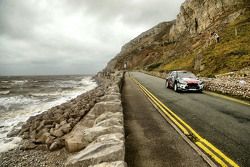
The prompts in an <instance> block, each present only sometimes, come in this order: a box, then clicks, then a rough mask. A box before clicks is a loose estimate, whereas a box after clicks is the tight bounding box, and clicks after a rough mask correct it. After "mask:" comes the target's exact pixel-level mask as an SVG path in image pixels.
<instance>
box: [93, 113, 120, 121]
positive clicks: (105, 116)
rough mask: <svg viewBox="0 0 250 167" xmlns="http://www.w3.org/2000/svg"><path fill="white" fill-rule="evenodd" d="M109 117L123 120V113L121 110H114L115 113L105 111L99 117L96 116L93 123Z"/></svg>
mask: <svg viewBox="0 0 250 167" xmlns="http://www.w3.org/2000/svg"><path fill="white" fill-rule="evenodd" d="M109 118H117V119H120V120H123V114H122V113H121V112H115V113H112V112H106V113H103V114H101V115H100V116H99V117H97V118H96V120H95V124H98V123H99V122H101V121H103V120H106V119H109Z"/></svg>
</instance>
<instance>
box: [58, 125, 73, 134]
mask: <svg viewBox="0 0 250 167" xmlns="http://www.w3.org/2000/svg"><path fill="white" fill-rule="evenodd" d="M71 129H72V128H71V125H70V124H64V125H62V126H61V127H60V130H61V131H62V132H63V133H69V132H70V131H71Z"/></svg>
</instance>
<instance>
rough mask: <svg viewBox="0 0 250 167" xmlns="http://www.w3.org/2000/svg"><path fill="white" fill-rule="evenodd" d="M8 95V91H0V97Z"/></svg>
mask: <svg viewBox="0 0 250 167" xmlns="http://www.w3.org/2000/svg"><path fill="white" fill-rule="evenodd" d="M9 93H10V91H9V90H4V91H0V95H7V94H9Z"/></svg>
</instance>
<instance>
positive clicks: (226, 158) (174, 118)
mask: <svg viewBox="0 0 250 167" xmlns="http://www.w3.org/2000/svg"><path fill="white" fill-rule="evenodd" d="M132 79H133V80H134V81H135V82H136V83H137V85H138V86H139V87H140V88H141V89H142V91H143V92H144V93H145V94H146V95H147V96H148V97H149V98H150V99H151V100H152V101H153V102H154V103H155V104H156V105H157V106H158V107H159V108H160V109H161V110H162V111H163V112H164V113H165V114H166V115H167V116H168V117H169V118H170V119H171V120H172V121H173V122H174V123H175V124H176V125H177V126H178V127H179V128H180V129H181V131H182V132H183V133H184V134H185V135H190V133H189V132H188V130H189V131H190V132H191V134H192V135H194V136H195V137H196V138H197V142H195V144H196V145H198V144H199V145H198V146H199V147H200V148H201V149H202V150H203V151H205V152H206V153H207V154H208V155H210V156H211V157H212V158H213V159H214V160H215V161H216V162H217V163H219V164H220V165H221V166H225V165H226V164H225V163H224V162H223V161H222V160H221V159H220V158H218V157H217V156H216V155H215V154H213V153H212V152H211V151H210V150H209V149H208V148H207V147H205V146H204V145H203V144H202V143H204V144H205V145H206V146H208V147H209V148H210V149H211V150H212V151H214V152H215V153H216V154H218V155H219V156H220V157H221V158H223V159H224V160H225V161H226V162H227V163H229V164H230V165H232V166H234V167H239V165H237V164H236V163H235V162H234V161H233V160H231V159H230V158H229V157H227V156H226V155H225V154H224V153H222V152H221V151H220V150H219V149H217V148H216V147H215V146H213V145H212V144H211V143H210V142H208V141H207V140H206V139H204V138H202V137H201V136H200V135H199V134H198V133H196V132H195V131H194V130H193V129H192V128H191V127H190V126H189V125H188V124H187V123H185V122H184V121H183V120H182V119H181V118H180V117H178V116H177V115H176V114H175V113H174V112H173V111H171V110H170V109H169V108H168V107H167V106H165V105H164V104H163V103H162V102H161V101H160V100H159V99H158V98H156V97H155V96H154V95H153V94H152V93H151V92H149V91H148V90H147V88H145V87H144V86H143V85H142V84H140V83H139V82H138V81H137V80H136V79H134V78H132ZM169 113H170V114H169ZM177 120H178V121H179V122H180V123H181V124H182V125H184V126H185V127H184V126H182V125H181V124H180V123H179V122H178V121H177ZM186 128H187V129H188V130H187V129H186ZM201 142H202V143H201ZM197 143H198V144H197ZM211 153H212V154H211ZM221 162H223V163H221ZM226 166H227V165H226Z"/></svg>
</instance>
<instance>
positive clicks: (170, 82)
mask: <svg viewBox="0 0 250 167" xmlns="http://www.w3.org/2000/svg"><path fill="white" fill-rule="evenodd" d="M165 86H166V88H173V89H174V91H176V92H178V91H199V92H202V90H203V82H202V81H201V80H199V79H198V78H197V77H196V76H195V75H194V74H193V73H191V72H189V71H172V72H170V73H169V74H168V76H167V78H166V82H165Z"/></svg>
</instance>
